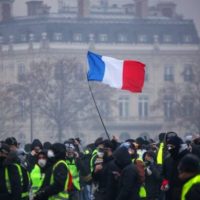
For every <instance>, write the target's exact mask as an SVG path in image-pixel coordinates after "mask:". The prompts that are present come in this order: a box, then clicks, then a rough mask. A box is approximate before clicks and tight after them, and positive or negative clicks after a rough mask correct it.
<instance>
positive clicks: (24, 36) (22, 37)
mask: <svg viewBox="0 0 200 200" xmlns="http://www.w3.org/2000/svg"><path fill="white" fill-rule="evenodd" d="M20 40H21V42H26V41H27V39H26V35H25V34H22V35H21V36H20Z"/></svg>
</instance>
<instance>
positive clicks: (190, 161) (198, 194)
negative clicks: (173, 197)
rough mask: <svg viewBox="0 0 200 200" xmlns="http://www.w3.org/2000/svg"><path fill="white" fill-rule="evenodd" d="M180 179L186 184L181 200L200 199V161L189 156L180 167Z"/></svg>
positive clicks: (181, 162)
mask: <svg viewBox="0 0 200 200" xmlns="http://www.w3.org/2000/svg"><path fill="white" fill-rule="evenodd" d="M178 172H179V178H180V179H181V180H182V181H183V182H184V185H183V187H182V192H181V200H199V199H200V159H199V158H198V157H197V156H195V155H193V154H188V155H186V156H184V157H183V158H182V159H181V161H180V163H179V165H178Z"/></svg>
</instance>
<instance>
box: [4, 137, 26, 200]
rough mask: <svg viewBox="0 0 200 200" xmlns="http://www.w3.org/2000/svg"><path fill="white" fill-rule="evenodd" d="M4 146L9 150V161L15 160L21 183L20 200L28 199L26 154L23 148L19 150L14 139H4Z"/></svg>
mask: <svg viewBox="0 0 200 200" xmlns="http://www.w3.org/2000/svg"><path fill="white" fill-rule="evenodd" d="M5 144H7V145H8V146H9V148H10V154H9V157H10V159H11V160H13V159H15V161H16V163H15V165H16V167H17V169H18V172H19V174H20V177H21V181H22V183H21V184H22V200H26V199H29V189H30V178H29V174H28V171H27V169H26V166H27V165H26V162H25V158H26V152H25V151H24V149H23V148H20V146H19V145H20V144H19V143H18V142H17V140H16V138H15V137H8V138H6V139H5Z"/></svg>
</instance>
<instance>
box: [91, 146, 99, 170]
mask: <svg viewBox="0 0 200 200" xmlns="http://www.w3.org/2000/svg"><path fill="white" fill-rule="evenodd" d="M97 153H98V150H97V149H95V150H94V151H93V152H92V157H91V159H90V172H91V173H92V172H93V170H94V166H93V161H94V158H95V157H96V155H97Z"/></svg>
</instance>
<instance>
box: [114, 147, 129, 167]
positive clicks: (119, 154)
mask: <svg viewBox="0 0 200 200" xmlns="http://www.w3.org/2000/svg"><path fill="white" fill-rule="evenodd" d="M113 157H114V159H115V163H116V165H117V166H118V167H120V168H121V169H123V168H124V167H126V166H127V165H129V164H131V163H132V161H131V156H130V154H129V153H128V149H127V148H126V147H125V146H122V147H119V148H118V149H117V150H116V151H115V152H114V154H113Z"/></svg>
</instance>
